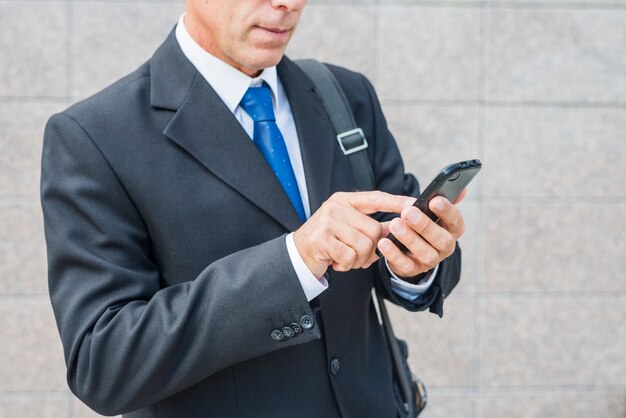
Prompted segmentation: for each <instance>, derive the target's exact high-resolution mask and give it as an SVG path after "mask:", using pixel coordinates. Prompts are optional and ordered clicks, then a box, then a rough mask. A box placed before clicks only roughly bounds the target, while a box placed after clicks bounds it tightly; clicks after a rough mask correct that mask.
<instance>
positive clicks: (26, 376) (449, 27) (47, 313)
mask: <svg viewBox="0 0 626 418" xmlns="http://www.w3.org/2000/svg"><path fill="white" fill-rule="evenodd" d="M307 7H308V10H307V11H306V12H305V15H304V17H303V21H302V23H301V27H300V28H299V32H298V33H297V34H296V36H295V38H294V40H293V43H292V45H291V47H290V51H289V53H290V55H291V56H292V57H304V56H313V57H317V58H319V59H322V60H326V61H329V62H333V63H337V64H342V65H345V66H348V67H351V68H353V69H356V70H358V71H361V72H363V73H364V74H366V75H367V76H368V77H370V79H371V80H372V82H373V83H374V85H375V86H376V88H377V90H378V93H379V96H380V99H381V101H382V104H383V106H384V109H385V113H386V115H387V118H388V122H389V126H390V128H391V130H392V132H393V133H394V134H395V136H396V138H397V140H398V143H399V144H400V147H401V149H402V151H403V154H404V157H405V161H406V164H407V167H408V168H409V169H410V170H411V171H413V172H414V173H416V174H417V175H418V176H419V177H420V178H421V179H422V181H423V182H424V183H426V182H428V181H429V180H430V178H431V177H432V176H433V175H434V174H435V173H436V171H437V170H438V169H439V168H440V167H442V166H443V165H445V164H447V163H449V162H452V161H456V160H460V159H465V158H476V157H478V158H481V159H482V160H483V162H484V164H485V168H484V170H483V172H482V173H481V174H480V175H479V177H477V180H476V182H475V183H474V184H473V185H472V186H471V188H470V194H469V196H468V197H467V199H466V200H465V201H464V202H463V203H462V205H461V206H462V208H463V211H464V213H465V217H466V221H467V233H466V235H465V236H464V237H463V238H462V245H463V257H464V266H463V278H462V282H461V284H460V285H459V287H458V288H457V289H456V291H455V292H454V294H453V295H452V296H451V297H450V299H449V300H448V301H447V303H446V313H445V316H444V318H443V319H438V318H437V317H435V316H433V315H429V314H420V315H416V316H413V315H409V314H407V313H405V312H400V311H398V310H393V314H394V316H395V318H396V327H397V331H398V333H399V334H402V335H403V336H405V337H406V338H407V339H408V340H409V341H410V342H411V362H412V364H413V367H414V369H415V370H416V371H417V372H418V374H419V376H420V377H421V378H422V379H424V380H425V381H426V382H427V384H428V386H429V387H430V402H431V405H430V406H429V408H428V410H427V412H426V413H425V414H424V416H425V417H426V418H435V417H453V418H454V417H459V418H466V417H467V418H470V417H472V418H491V417H494V418H500V417H524V418H525V417H563V418H572V417H607V418H620V417H621V418H623V417H626V354H625V353H626V180H625V179H626V0H604V1H600V0H551V1H550V0H546V1H541V0H533V1H522V0H518V1H487V2H479V1H471V0H457V1H419V0H310V2H309V5H308V6H307ZM183 8H184V2H183V1H182V0H180V1H158V0H143V1H131V0H108V1H106V0H103V1H88V0H74V1H30V0H21V1H6V0H0V417H20V418H30V417H37V418H40V417H68V418H73V417H76V418H78V417H92V416H95V414H94V413H92V412H90V411H89V410H88V409H87V408H86V407H84V406H83V405H82V404H81V403H80V402H79V401H77V400H75V399H74V398H73V396H72V395H71V394H70V393H69V391H68V389H67V385H66V383H65V377H64V373H65V370H64V364H63V356H62V352H61V347H60V342H59V338H58V333H57V331H56V328H55V325H54V319H53V317H52V310H51V308H50V306H49V301H48V297H47V293H46V292H47V285H46V267H45V246H44V242H43V233H42V220H41V211H40V208H39V203H38V187H39V186H38V184H39V159H40V152H41V140H42V132H43V126H44V123H45V121H46V119H47V117H48V116H49V115H50V114H52V113H53V112H56V111H59V110H61V109H63V108H65V107H66V106H68V105H69V104H70V103H72V102H74V101H76V100H78V99H80V98H83V97H86V96H88V95H90V94H92V93H94V92H96V91H98V90H99V89H101V88H102V87H104V86H105V85H107V84H108V83H110V82H112V81H114V80H115V79H117V78H119V77H121V76H122V75H124V74H125V73H127V72H129V71H130V70H132V69H133V68H135V67H136V66H138V65H139V64H140V63H142V62H143V61H144V60H146V59H148V58H149V56H150V55H151V52H152V51H153V50H154V49H155V48H156V47H157V46H158V45H159V44H160V42H161V41H162V39H163V38H164V37H165V36H166V35H167V33H168V32H169V31H170V29H171V28H172V26H173V24H174V23H175V22H176V19H177V18H178V16H179V14H180V13H181V12H182V10H183Z"/></svg>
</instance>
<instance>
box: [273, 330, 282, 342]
mask: <svg viewBox="0 0 626 418" xmlns="http://www.w3.org/2000/svg"><path fill="white" fill-rule="evenodd" d="M271 336H272V340H274V341H280V340H282V339H283V338H285V334H283V333H282V331H280V330H278V329H275V330H274V331H272V334H271Z"/></svg>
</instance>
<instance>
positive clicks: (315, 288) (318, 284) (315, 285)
mask: <svg viewBox="0 0 626 418" xmlns="http://www.w3.org/2000/svg"><path fill="white" fill-rule="evenodd" d="M285 243H286V244H287V253H289V259H290V260H291V264H292V265H293V269H294V270H295V271H296V275H297V276H298V280H300V285H301V286H302V290H304V295H305V296H306V300H307V301H309V302H310V301H312V300H313V299H315V298H316V297H317V296H319V294H320V293H322V292H323V291H324V290H326V289H328V280H326V278H325V277H324V276H322V277H321V278H320V279H318V278H317V277H315V276H314V275H313V273H311V270H309V268H308V267H307V266H306V264H305V263H304V260H303V259H302V257H301V256H300V253H299V252H298V249H297V248H296V243H295V242H294V241H293V232H292V233H290V234H287V237H286V239H285Z"/></svg>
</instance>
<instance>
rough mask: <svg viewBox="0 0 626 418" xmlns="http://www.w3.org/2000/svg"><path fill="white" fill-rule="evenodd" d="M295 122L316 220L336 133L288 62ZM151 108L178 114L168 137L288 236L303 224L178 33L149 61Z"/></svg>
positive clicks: (281, 69) (283, 75)
mask: <svg viewBox="0 0 626 418" xmlns="http://www.w3.org/2000/svg"><path fill="white" fill-rule="evenodd" d="M277 70H278V76H279V77H280V79H281V82H282V84H283V87H284V88H285V92H286V94H287V97H288V99H289V104H290V106H291V110H292V113H293V116H294V121H295V124H296V130H297V132H298V138H299V142H300V150H301V153H302V160H303V164H304V172H305V176H306V181H307V189H308V193H309V204H310V206H311V213H313V212H315V210H317V208H319V206H320V205H321V204H322V203H323V201H324V200H325V199H326V198H327V197H328V194H329V191H330V180H331V179H330V173H331V167H332V164H333V156H334V151H335V149H334V148H335V147H336V146H337V145H336V144H335V143H334V133H333V129H332V126H331V125H330V121H329V120H328V116H327V115H326V112H325V110H324V108H323V105H322V103H321V101H320V100H319V98H318V97H317V96H316V94H315V89H314V87H313V85H312V83H311V82H310V80H309V79H308V78H307V77H306V75H305V74H304V73H303V72H302V71H301V70H300V69H299V67H297V66H296V65H295V64H294V63H293V62H291V61H290V60H289V59H287V58H286V57H284V58H283V59H282V60H281V62H280V63H279V64H278V66H277ZM150 77H151V98H150V102H151V105H152V106H153V107H155V108H160V109H168V110H171V111H173V112H175V113H174V115H173V117H172V119H171V120H170V122H169V123H168V124H167V126H166V127H165V129H164V131H163V133H164V134H165V135H166V136H167V137H168V138H170V139H171V140H172V141H174V142H175V143H177V144H178V145H179V146H180V147H182V148H183V149H184V150H185V151H186V152H188V153H189V154H190V155H191V156H193V157H194V158H196V159H197V160H198V161H199V162H201V163H202V164H203V165H204V166H205V167H206V168H207V169H208V170H210V171H211V172H212V173H213V174H214V175H216V176H218V177H219V178H220V179H222V181H224V182H225V183H227V184H229V185H230V186H231V187H232V188H233V189H235V190H236V191H238V192H239V193H241V194H242V195H244V196H245V197H246V198H248V199H249V200H250V201H251V202H253V203H254V204H255V205H256V206H258V207H259V208H260V209H262V210H263V211H265V212H266V213H268V214H269V215H270V216H271V217H273V218H274V219H275V220H276V221H278V222H279V223H280V224H281V225H283V226H284V227H285V228H286V229H287V230H289V231H293V230H295V229H297V228H298V227H299V226H300V225H301V223H302V222H301V221H300V219H299V217H298V215H297V213H296V211H295V209H294V208H293V206H292V205H291V202H290V201H289V198H288V197H287V195H286V194H285V192H284V191H283V189H282V186H281V185H280V182H279V181H278V179H277V178H276V177H275V175H274V173H273V172H272V170H271V169H270V168H269V166H268V165H267V163H266V162H265V160H264V158H263V156H262V155H261V153H260V152H259V151H258V149H257V148H256V146H255V145H254V143H253V142H252V141H250V138H249V137H248V135H247V134H246V132H245V130H244V129H243V128H242V127H241V125H240V124H239V122H238V121H237V120H236V119H235V117H234V116H233V114H232V113H231V111H230V110H229V109H228V108H227V107H226V105H225V104H224V102H223V101H222V100H221V99H220V98H219V96H218V95H217V94H216V93H215V91H214V90H213V89H212V88H211V86H210V85H209V84H208V83H207V82H206V80H205V79H204V78H203V77H202V76H201V75H200V74H199V73H198V71H197V70H196V68H195V67H194V66H193V65H192V64H191V62H189V60H188V59H187V58H186V57H185V56H184V54H183V53H182V51H181V49H180V47H179V45H178V42H177V41H176V38H175V35H174V31H172V32H171V33H170V35H169V36H168V38H167V39H166V40H165V42H164V43H163V44H162V45H161V47H160V48H159V49H158V50H157V51H156V52H155V54H154V56H153V57H152V60H151V62H150Z"/></svg>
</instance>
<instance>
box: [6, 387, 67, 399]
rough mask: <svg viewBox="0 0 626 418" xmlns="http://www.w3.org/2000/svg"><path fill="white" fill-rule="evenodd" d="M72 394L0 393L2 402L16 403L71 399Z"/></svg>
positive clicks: (46, 391)
mask: <svg viewBox="0 0 626 418" xmlns="http://www.w3.org/2000/svg"><path fill="white" fill-rule="evenodd" d="M71 398H72V394H71V392H70V391H69V390H55V391H48V390H42V391H37V390H29V391H0V401H6V400H14V401H21V400H24V401H33V400H43V399H59V400H63V399H71Z"/></svg>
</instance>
